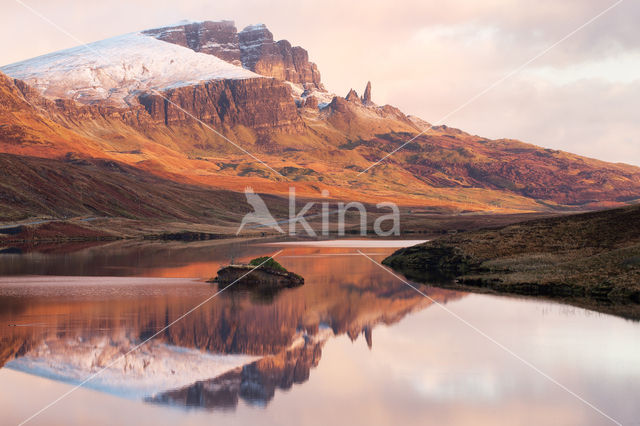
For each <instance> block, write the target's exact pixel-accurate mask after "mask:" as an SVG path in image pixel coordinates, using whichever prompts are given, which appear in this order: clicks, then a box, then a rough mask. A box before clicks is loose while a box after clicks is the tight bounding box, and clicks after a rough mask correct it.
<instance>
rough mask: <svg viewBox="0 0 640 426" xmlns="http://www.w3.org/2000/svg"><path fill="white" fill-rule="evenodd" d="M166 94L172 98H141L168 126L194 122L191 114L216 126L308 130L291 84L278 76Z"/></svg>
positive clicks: (215, 82) (156, 118) (291, 131)
mask: <svg viewBox="0 0 640 426" xmlns="http://www.w3.org/2000/svg"><path fill="white" fill-rule="evenodd" d="M163 95H164V97H166V99H168V100H169V101H170V102H169V101H167V100H166V99H164V98H162V97H160V96H158V95H156V94H149V93H147V94H143V95H141V96H140V97H139V101H140V103H141V104H142V105H143V106H144V107H145V109H146V110H147V112H148V113H149V115H151V117H152V119H153V120H154V121H155V122H156V123H164V124H165V125H168V126H172V125H180V124H192V123H193V118H192V117H190V116H189V115H188V114H191V115H193V116H194V117H196V118H198V119H199V120H202V121H203V122H205V123H207V124H211V125H212V126H214V127H217V126H223V125H226V126H236V125H243V126H246V127H249V128H252V129H254V130H256V131H258V132H260V131H269V132H272V131H274V130H275V131H279V132H283V133H289V134H295V133H299V132H301V131H303V130H304V124H303V122H302V120H301V118H300V116H299V115H298V112H297V109H296V104H295V102H294V100H293V98H292V97H291V92H290V88H289V87H288V86H287V85H286V84H285V83H283V82H281V81H278V80H274V79H268V78H253V79H244V80H213V81H208V82H204V83H199V84H196V85H193V86H187V87H179V88H175V89H172V90H168V91H166V92H164V93H163ZM187 113H188V114H187Z"/></svg>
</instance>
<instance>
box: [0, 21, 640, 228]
mask: <svg viewBox="0 0 640 426" xmlns="http://www.w3.org/2000/svg"><path fill="white" fill-rule="evenodd" d="M0 71H1V72H2V73H4V74H0V152H2V153H7V154H12V156H11V157H4V158H5V160H4V161H13V162H14V163H16V164H18V163H22V164H31V163H34V162H35V163H37V164H43V163H38V161H36V160H34V159H33V158H34V157H38V158H47V159H50V160H55V161H57V162H59V163H58V164H60V167H65V166H64V164H66V163H65V159H75V160H77V161H89V162H91V161H93V160H96V159H100V160H101V161H107V162H113V163H114V164H119V165H122V166H123V167H125V166H127V167H131V168H133V169H135V170H137V171H139V172H140V173H144V174H145V175H148V176H154V178H158V179H161V180H163V181H171V182H172V183H173V184H176V185H190V187H198V188H202V189H203V190H212V189H213V190H231V191H242V190H243V189H244V188H245V187H246V186H248V185H251V186H253V187H254V189H255V190H256V191H258V192H261V193H269V194H274V195H278V196H285V195H286V194H287V193H288V191H289V187H290V186H291V185H295V186H296V191H297V194H299V195H301V196H306V197H315V198H318V196H319V194H320V192H321V191H322V190H328V191H329V193H330V194H331V197H332V198H336V199H343V200H358V201H364V202H372V203H377V202H380V201H385V200H392V201H394V202H396V203H398V204H400V205H405V206H416V207H421V208H423V209H425V210H426V211H442V212H461V211H469V212H476V211H490V212H498V213H508V212H540V211H544V212H548V211H556V210H572V209H573V210H576V209H578V210H580V209H592V208H602V207H615V206H620V205H624V204H628V203H632V202H635V201H636V200H638V199H639V198H640V168H637V167H633V166H628V165H623V164H612V163H605V162H601V161H598V160H593V159H588V158H584V157H580V156H577V155H573V154H569V153H566V152H561V151H554V150H549V149H543V148H540V147H536V146H533V145H529V144H526V143H522V142H519V141H515V140H510V139H500V140H489V139H487V138H483V137H480V136H475V135H471V134H468V133H465V132H463V131H461V130H457V129H453V128H450V127H447V126H436V127H431V126H430V124H429V123H427V122H426V121H424V120H421V119H418V118H416V117H412V116H407V115H405V114H404V113H403V112H402V111H400V110H399V109H397V108H395V107H393V106H390V105H384V106H379V105H377V104H375V102H374V100H375V91H374V90H372V84H371V83H368V84H367V85H366V88H365V90H364V92H363V95H362V96H359V95H358V93H357V92H356V91H355V90H351V91H350V92H349V93H348V94H347V95H346V96H345V97H342V96H339V95H335V94H333V93H331V92H329V91H328V90H327V89H326V88H325V87H324V85H323V84H322V82H321V77H320V73H319V71H318V67H317V66H316V65H315V64H314V63H312V62H310V61H309V55H308V53H307V52H306V50H304V49H303V48H301V47H297V46H292V45H291V43H289V42H288V41H286V40H280V41H274V38H273V35H272V33H271V32H270V31H269V30H268V29H267V28H266V27H265V26H264V25H253V26H249V27H247V28H245V29H243V30H241V31H238V30H237V29H236V27H235V25H234V24H233V22H230V21H222V22H188V23H180V24H177V25H174V26H169V27H163V28H157V29H150V30H146V31H142V32H138V33H132V34H126V35H123V36H118V37H114V38H112V39H108V40H104V41H99V42H95V43H91V44H89V45H87V46H81V47H77V48H72V49H67V50H64V51H60V52H55V53H51V54H48V55H44V56H41V57H38V58H34V59H30V60H27V61H23V62H20V63H17V64H11V65H7V66H4V67H1V68H0ZM421 133H422V134H421ZM416 136H417V137H416ZM414 138H415V139H414ZM412 139H414V140H413V141H412V142H411V143H409V144H407V145H406V146H403V145H404V144H405V143H406V142H407V141H409V140H412ZM401 146H403V147H402V149H400V150H398V151H397V152H395V153H394V155H392V156H390V157H389V158H387V159H385V161H383V162H382V163H380V164H379V165H377V166H376V167H374V168H372V169H371V170H369V171H367V172H366V173H363V174H360V172H362V171H364V170H366V169H367V168H368V167H369V166H370V165H371V164H372V163H374V162H376V161H378V160H379V159H380V158H382V157H384V156H386V155H387V154H388V153H390V152H393V151H394V150H396V149H398V148H400V147H401ZM247 153H250V155H249V154H247ZM28 157H29V158H28ZM48 164H49V165H52V164H54V163H48ZM92 164H94V163H92ZM265 164H266V165H265ZM135 173H138V172H135ZM11 179H14V180H15V177H9V176H7V177H6V180H5V181H6V182H9V180H11ZM14 183H15V182H14ZM7 185H8V184H5V185H4V186H0V191H2V192H0V200H9V201H7V202H4V203H2V207H1V211H0V217H2V218H5V219H7V218H10V217H14V216H15V212H16V210H20V208H21V204H20V201H19V200H20V199H21V198H15V197H14V198H15V200H17V201H11V200H13V199H12V198H11V195H10V194H9V193H8V192H7V189H6V186H7ZM21 185H22V186H21V188H22V189H21V191H22V192H21V195H22V197H23V198H29V197H30V196H32V195H33V194H34V193H36V192H37V191H38V188H37V187H35V185H34V186H32V187H28V184H27V186H24V182H23V183H21ZM132 185H133V184H132ZM132 187H133V188H137V186H135V185H133V186H132ZM179 209H182V207H179ZM63 210H64V209H62V208H58V207H54V208H46V207H44V206H42V207H41V208H35V207H34V208H30V209H29V214H30V215H37V214H45V213H46V214H54V215H56V214H57V215H63V214H64V211H63ZM67 210H68V209H67ZM124 212H125V213H126V214H129V215H131V216H135V215H136V213H135V211H133V210H131V209H130V208H128V207H125V208H124ZM176 214H177V215H178V217H186V216H189V217H192V219H190V220H205V218H203V217H197V218H195V219H194V218H193V215H192V213H188V214H187V212H186V211H185V210H181V212H177V213H176Z"/></svg>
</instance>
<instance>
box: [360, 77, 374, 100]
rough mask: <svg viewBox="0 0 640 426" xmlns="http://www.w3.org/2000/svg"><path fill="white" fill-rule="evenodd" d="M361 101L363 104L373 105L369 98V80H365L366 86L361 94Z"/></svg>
mask: <svg viewBox="0 0 640 426" xmlns="http://www.w3.org/2000/svg"><path fill="white" fill-rule="evenodd" d="M362 103H363V104H365V105H373V101H372V100H371V82H370V81H368V82H367V87H366V88H365V89H364V95H363V96H362Z"/></svg>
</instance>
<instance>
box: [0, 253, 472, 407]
mask: <svg viewBox="0 0 640 426" xmlns="http://www.w3.org/2000/svg"><path fill="white" fill-rule="evenodd" d="M151 247H153V246H151ZM169 247H172V255H171V256H169V257H170V259H171V261H170V262H169V261H167V262H162V261H161V260H162V259H165V258H166V257H165V256H164V253H165V252H164V251H162V250H159V249H157V246H156V249H153V248H149V247H145V248H141V247H138V248H136V252H137V253H138V255H137V256H136V258H137V259H138V260H139V261H140V262H139V264H136V265H129V267H131V268H134V267H137V268H138V269H137V270H135V271H134V272H136V271H137V272H140V275H151V276H165V277H166V276H176V275H178V274H184V273H185V271H189V272H191V274H189V275H191V276H199V278H207V277H208V276H211V275H214V274H215V271H216V270H217V268H218V267H219V266H220V265H222V264H224V263H226V262H227V261H228V257H229V256H230V255H233V256H235V257H236V260H239V261H247V260H249V259H250V258H252V257H255V256H256V255H259V254H267V253H270V252H273V251H275V250H274V249H273V248H270V247H255V246H251V247H250V248H249V246H246V247H241V248H238V247H233V248H229V247H225V246H207V245H206V244H204V245H201V246H196V248H195V249H193V248H190V251H189V253H190V256H186V251H184V250H183V246H180V245H175V246H169ZM190 247H193V246H190ZM138 250H142V251H143V252H144V253H145V255H144V256H139V251H138ZM154 250H156V251H154ZM368 251H369V252H371V253H379V254H380V255H379V256H378V257H380V258H382V257H383V255H385V254H386V253H388V252H390V251H391V249H384V250H383V249H369V250H368ZM149 252H153V253H155V254H156V255H157V257H155V261H154V257H153V256H149V255H148V253H149ZM353 252H354V250H353V249H346V248H340V249H337V248H333V249H332V248H300V247H297V248H296V247H293V248H287V249H286V251H285V253H283V254H282V255H281V256H280V257H279V258H278V261H279V262H280V263H282V264H283V265H284V266H285V267H286V268H287V269H289V270H291V271H295V272H296V273H299V274H301V275H302V276H304V277H305V282H306V284H305V285H304V286H302V287H300V288H296V289H289V290H284V291H282V292H280V293H278V294H275V295H273V296H272V297H269V298H264V297H259V296H257V295H255V294H252V293H248V292H238V291H234V292H231V291H230V292H224V293H222V294H220V295H219V296H218V297H216V298H215V299H213V300H212V301H211V302H209V303H208V304H206V305H204V306H202V307H201V308H199V309H198V310H196V311H194V312H193V313H192V314H190V315H189V316H187V317H186V318H184V319H182V320H181V321H179V322H178V323H176V324H175V325H173V326H172V327H170V328H169V329H167V330H166V331H163V332H162V333H161V334H160V335H158V336H157V337H156V338H155V339H154V340H153V341H152V342H150V343H149V344H147V345H145V346H144V347H143V348H141V349H140V350H138V351H135V352H134V353H131V354H128V355H126V356H125V358H124V359H123V361H122V362H119V363H116V364H115V365H113V366H109V364H110V362H111V360H113V359H116V358H117V357H118V356H120V355H121V354H125V353H126V352H127V351H129V350H130V348H132V347H134V346H135V345H136V344H138V343H139V342H141V341H143V340H144V339H146V338H148V337H150V336H152V335H154V334H155V333H156V332H157V331H158V330H161V329H162V328H163V327H165V326H167V325H168V324H170V323H171V322H172V321H174V320H175V319H176V318H178V317H179V316H180V315H182V314H183V313H184V312H186V311H188V310H189V309H190V308H192V307H193V306H195V305H197V304H198V303H200V302H201V301H202V300H205V299H206V298H207V297H209V296H211V295H212V294H213V293H215V291H216V290H217V287H216V286H215V285H212V284H207V283H205V282H203V280H202V279H178V278H171V279H167V278H163V279H160V278H158V279H156V278H100V277H93V278H91V277H14V278H3V279H2V285H1V286H0V306H2V309H1V310H0V324H6V325H13V326H10V327H7V326H5V327H2V328H0V330H1V331H0V333H1V336H0V339H1V347H2V351H1V352H0V364H2V365H4V364H5V363H6V364H7V367H9V368H13V369H18V370H21V371H27V372H30V373H33V374H39V375H44V376H48V377H52V378H56V379H58V380H64V381H69V382H79V381H81V380H82V379H83V378H84V377H86V376H88V375H90V374H92V373H94V372H96V371H98V370H99V369H101V368H104V367H107V366H109V367H108V368H107V370H106V371H105V374H101V376H104V377H100V378H99V379H96V381H95V383H92V382H89V383H88V384H87V386H88V387H91V386H94V387H95V388H97V389H100V390H106V391H108V392H111V393H116V394H120V395H122V396H129V397H136V398H138V397H146V398H145V399H146V400H147V401H151V402H154V403H162V404H172V405H184V406H195V407H204V408H208V409H216V408H223V409H229V408H233V407H235V406H236V405H237V404H238V400H239V399H243V400H245V401H247V402H249V403H252V404H258V405H264V404H267V403H268V402H269V401H270V400H271V398H273V396H274V394H275V391H276V390H277V389H289V388H290V387H291V386H292V385H293V384H298V383H303V382H305V381H306V380H308V378H309V375H310V371H311V369H312V368H314V367H316V366H317V365H318V363H319V362H321V356H322V348H323V346H324V344H325V342H326V341H327V340H328V339H331V338H333V337H335V336H339V335H345V334H346V335H347V336H349V338H350V339H351V340H356V339H358V338H360V336H362V338H364V339H366V342H367V344H368V346H369V348H372V346H373V348H375V327H376V325H378V324H393V323H396V322H397V321H399V320H400V319H402V318H403V317H404V316H405V315H407V314H408V313H411V312H414V311H417V310H421V309H424V308H425V307H427V306H429V305H430V304H431V302H430V301H429V300H428V299H426V298H424V297H423V296H421V295H419V294H417V293H416V292H415V291H413V290H412V289H410V288H408V287H407V286H405V285H404V284H402V283H400V282H398V281H397V280H394V278H393V277H392V276H390V275H389V274H388V273H386V272H385V271H383V270H382V269H380V268H379V267H377V266H375V265H374V264H372V263H371V262H370V261H368V260H367V259H365V258H362V257H359V256H353V255H352V254H353ZM96 253H97V252H96ZM107 253H108V252H107ZM115 253H116V252H114V255H113V256H116V254H115ZM212 253H215V254H213V255H212ZM72 256H73V254H72ZM83 256H89V257H90V258H95V259H97V260H96V262H97V264H98V267H97V268H95V269H94V270H97V271H100V270H101V268H104V267H106V264H105V263H104V257H100V256H97V255H94V254H91V253H89V254H87V253H83ZM199 257H202V258H201V259H199ZM119 259H120V260H118V261H115V262H112V263H111V264H112V266H113V267H114V268H115V269H116V270H118V271H121V270H125V269H126V267H127V265H126V262H124V260H123V258H121V257H120V258H119ZM181 259H183V260H181ZM112 260H113V257H112ZM156 262H157V263H156ZM182 263H184V264H182ZM40 265H41V266H40V268H42V269H41V270H42V272H46V265H47V262H41V263H40ZM43 265H45V266H43ZM14 267H15V266H14ZM85 267H88V266H86V264H85ZM63 268H64V266H60V265H59V264H58V266H55V270H56V271H60V270H61V269H63ZM178 271H179V272H178ZM428 292H429V295H430V296H431V297H432V298H433V299H435V300H437V301H440V302H443V303H446V302H447V301H448V300H451V299H459V298H461V297H463V294H462V293H458V292H453V291H448V290H442V289H429V290H428ZM15 318H20V319H21V322H20V323H15V324H12V322H15ZM180 348H181V349H180ZM199 354H202V355H203V356H204V355H207V354H210V355H212V356H216V357H218V356H219V357H218V358H215V359H213V358H212V357H201V356H200V355H199ZM229 355H230V356H229ZM208 363H209V364H210V367H209V366H208V365H209V364H208ZM63 364H64V365H63ZM194 366H197V367H198V368H195V367H194Z"/></svg>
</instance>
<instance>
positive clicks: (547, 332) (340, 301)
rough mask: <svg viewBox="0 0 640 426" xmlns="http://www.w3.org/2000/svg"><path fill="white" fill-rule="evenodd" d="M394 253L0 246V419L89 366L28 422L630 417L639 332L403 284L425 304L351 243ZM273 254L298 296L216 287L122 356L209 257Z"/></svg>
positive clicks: (31, 406) (528, 421) (185, 300)
mask: <svg viewBox="0 0 640 426" xmlns="http://www.w3.org/2000/svg"><path fill="white" fill-rule="evenodd" d="M397 245H402V243H398V242H394V243H389V242H383V243H376V242H362V241H359V242H353V241H352V242H348V243H345V242H344V241H340V242H338V243H331V242H324V243H322V244H311V245H309V244H307V245H306V246H304V245H300V244H286V245H281V246H277V245H265V244H260V243H251V242H242V243H223V242H199V243H189V244H185V243H140V242H120V243H113V244H108V245H102V246H93V247H84V248H81V249H80V250H75V251H74V250H71V249H61V248H50V249H49V250H44V252H28V253H21V254H19V253H12V252H14V251H15V250H7V252H5V253H3V254H0V338H1V341H0V366H2V368H1V369H0V413H2V415H1V420H0V423H1V424H3V425H4V424H18V423H20V422H22V421H23V420H25V419H27V418H29V417H30V416H31V415H33V414H34V413H36V412H37V411H38V410H40V409H41V408H43V407H45V406H46V405H47V404H49V403H51V402H52V401H54V400H56V399H57V398H59V397H60V396H61V395H63V394H64V393H65V392H67V391H69V390H70V389H72V388H73V387H74V385H75V384H77V383H79V382H81V381H82V380H84V379H85V378H87V377H88V376H90V375H91V374H93V373H95V372H98V371H101V373H100V374H99V375H97V376H95V377H94V378H93V379H92V380H91V381H89V382H87V383H86V384H85V385H84V386H83V387H82V388H79V389H78V390H76V391H74V392H73V393H71V394H69V395H68V396H67V397H65V398H64V399H62V400H61V401H60V402H58V403H56V404H54V405H53V406H51V408H49V409H47V410H46V411H44V412H42V413H41V414H40V415H38V416H37V417H35V418H33V419H32V420H31V421H30V422H29V423H28V424H43V425H44V424H46V425H48V424H65V425H68V424H79V425H84V424H92V425H103V424H104V425H112V424H132V425H133V424H135V425H147V424H148V425H158V424H192V425H200V424H202V425H204V424H239V425H242V424H246V425H249V424H251V425H256V424H269V425H272V424H273V425H321V424H333V425H342V424H348V425H400V424H402V425H413V424H420V425H423V424H436V425H443V424H448V425H484V424H486V425H496V424H497V425H541V424H549V425H604V424H615V423H614V420H615V421H618V422H620V423H622V424H625V425H626V424H632V425H633V424H636V425H638V424H640V397H639V395H640V323H638V322H634V321H629V320H625V319H622V318H618V317H614V316H610V315H604V314H599V313H596V312H591V311H587V310H584V309H579V308H575V307H571V306H565V305H561V304H556V303H552V302H548V301H537V300H532V299H522V298H512V297H498V296H490V295H478V294H470V293H462V292H456V291H450V290H444V289H439V288H437V287H430V286H421V285H420V286H418V287H419V288H420V289H421V291H423V292H424V293H426V294H427V295H428V296H429V297H428V298H426V297H424V296H423V295H421V294H419V293H418V292H416V291H414V290H413V289H411V288H410V287H409V286H407V285H405V284H404V283H402V282H401V281H399V280H398V279H397V278H395V277H393V276H392V275H390V274H389V273H388V272H386V271H385V270H383V269H382V268H380V267H379V266H377V265H375V264H374V263H372V262H371V261H370V260H368V259H367V258H365V257H363V256H361V255H360V254H358V253H357V251H356V250H357V249H360V250H362V251H363V252H364V253H366V254H367V255H369V256H370V257H371V258H373V259H375V260H377V261H381V260H382V259H384V257H386V256H387V255H388V254H389V253H391V252H393V251H394V247H393V246H397ZM278 250H284V251H283V252H282V253H281V254H280V255H279V256H278V257H277V260H278V261H279V262H280V263H282V264H283V265H284V266H285V267H286V268H288V269H289V270H292V271H294V272H297V273H299V274H301V275H303V276H304V277H305V281H306V282H305V285H304V286H302V287H299V288H295V289H287V290H283V291H281V292H279V293H277V294H257V293H250V292H243V291H237V290H234V289H230V290H228V291H225V292H223V293H221V294H220V295H218V296H217V297H215V298H213V299H212V300H210V301H209V302H208V303H206V304H204V305H203V306H201V307H199V308H198V309H196V310H195V311H193V312H192V313H191V314H189V315H188V316H186V317H184V318H183V319H181V320H180V321H178V322H177V323H176V324H175V325H173V326H171V327H170V328H169V329H167V330H165V331H162V332H161V333H160V334H159V335H157V336H156V337H155V338H154V339H153V340H151V341H150V342H149V343H147V344H145V345H144V346H142V347H141V348H139V349H138V350H135V351H134V352H131V353H128V351H129V350H130V349H131V348H133V347H135V345H137V344H138V343H140V342H141V341H143V340H145V339H146V338H148V337H151V336H153V335H154V334H156V333H157V332H158V331H160V330H162V329H163V328H164V327H165V326H166V325H168V324H171V323H172V322H173V321H174V320H176V319H178V318H179V317H181V315H183V314H184V313H185V312H187V311H189V310H190V309H191V308H193V307H194V306H196V305H198V304H200V303H201V302H202V301H204V300H206V299H207V298H209V297H211V296H212V295H213V294H215V293H216V291H217V290H218V289H217V286H216V285H215V284H208V283H206V282H205V281H206V279H207V278H210V277H212V276H214V275H215V272H216V271H217V269H218V268H219V266H220V265H223V264H226V263H228V262H229V261H230V260H232V259H233V260H234V261H248V260H250V259H252V258H254V257H257V256H262V255H269V254H273V253H275V252H277V251H278ZM443 307H444V308H443ZM481 332H482V333H485V334H486V335H482V334H481ZM496 342H497V343H499V344H502V345H504V347H506V348H508V349H509V350H510V351H512V353H509V352H507V351H505V349H504V348H501V347H500V346H499V345H498V344H497V343H496ZM123 354H126V356H125V357H124V358H120V357H121V356H122V355H123ZM514 355H515V356H514ZM118 359H120V361H117V362H115V363H113V360H118ZM527 362H528V363H530V364H529V365H527ZM105 367H107V368H106V369H104V368H105ZM532 367H534V368H532ZM103 369H104V370H103ZM545 375H546V376H547V377H545ZM550 379H551V380H550ZM552 380H553V381H556V382H557V383H554V382H553V381H552ZM558 383H559V384H561V385H562V386H564V387H566V389H562V388H561V387H560V386H558ZM572 393H573V394H572ZM580 398H581V399H582V400H581V399H580ZM589 404H591V405H592V406H593V407H592V406H590V405H589ZM594 407H597V409H599V410H600V411H601V412H602V413H600V412H598V411H597V410H596V409H595V408H594ZM603 413H604V414H603ZM609 417H610V418H609ZM612 419H613V420H612Z"/></svg>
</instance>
